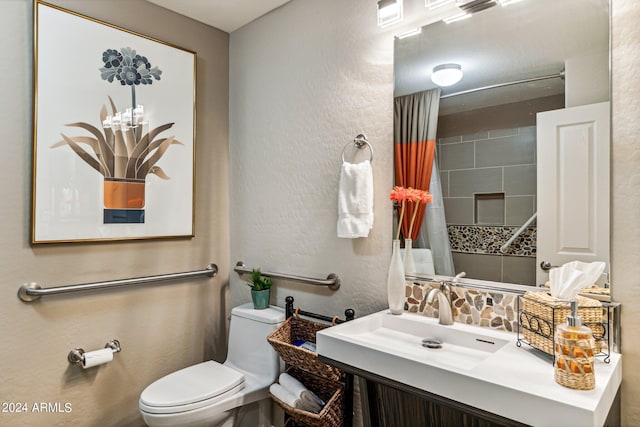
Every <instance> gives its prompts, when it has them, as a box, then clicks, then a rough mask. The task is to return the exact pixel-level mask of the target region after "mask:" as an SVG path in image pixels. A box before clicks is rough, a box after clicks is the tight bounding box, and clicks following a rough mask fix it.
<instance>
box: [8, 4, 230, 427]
mask: <svg viewBox="0 0 640 427" xmlns="http://www.w3.org/2000/svg"><path fill="white" fill-rule="evenodd" d="M54 3H55V4H58V5H61V6H63V7H66V8H68V9H72V10H76V11H79V12H82V13H85V14H87V15H90V16H93V17H96V18H99V19H102V20H106V21H108V22H111V23H114V24H117V25H121V26H123V27H126V28H131V29H133V30H137V31H140V32H142V33H144V34H148V35H151V36H153V37H156V38H158V39H161V40H165V41H167V42H171V43H175V44H177V45H180V46H184V47H185V48H187V49H191V50H195V51H197V53H198V64H197V73H198V90H197V130H196V132H197V143H196V156H197V160H196V170H197V182H196V237H195V238H194V239H182V240H164V241H163V240H157V241H145V242H126V243H99V244H98V243H95V244H91V243H84V244H67V245H44V246H43V245H40V246H34V247H31V246H30V245H29V229H30V225H29V224H30V204H31V153H32V148H31V147H32V141H31V134H32V131H31V129H32V120H31V108H32V95H33V88H32V67H33V63H32V40H33V35H32V34H33V28H32V0H2V1H0V31H1V33H2V36H1V37H0V52H2V56H3V57H4V58H5V59H6V60H4V61H0V74H1V75H2V79H0V94H2V100H1V101H0V102H1V104H0V131H1V132H2V141H3V143H2V154H1V155H0V178H1V180H2V182H3V185H1V186H0V199H1V200H2V203H0V217H1V218H2V225H1V226H0V242H2V245H1V246H0V273H1V274H2V286H0V337H2V345H1V346H0V403H2V402H26V403H27V404H28V409H29V411H28V413H6V412H0V425H2V426H21V427H22V426H38V427H39V426H81V427H82V426H101V427H102V426H140V425H142V418H141V417H140V415H139V412H138V407H137V405H138V398H139V396H140V392H141V391H142V390H143V389H144V387H146V386H147V385H148V384H149V383H151V382H152V381H154V380H155V379H157V378H159V377H161V376H163V375H165V374H167V373H168V372H171V371H174V370H177V369H179V368H182V367H185V366H187V365H190V364H193V363H195V362H199V361H202V360H203V359H205V358H207V357H209V358H210V357H215V358H217V359H223V358H224V356H225V353H226V344H225V340H224V336H225V327H224V326H225V317H226V316H225V312H227V308H228V307H226V306H225V304H224V303H223V301H224V298H223V296H224V294H225V289H226V288H225V285H226V281H227V280H228V271H229V270H228V268H229V264H230V261H229V249H228V245H229V239H228V224H229V211H228V205H229V203H228V177H229V172H228V46H229V45H228V39H229V37H228V35H227V34H226V33H223V32H221V31H218V30H214V29H212V28H211V27H207V26H205V25H202V24H199V23H196V22H195V21H192V20H190V19H186V18H184V17H182V16H180V15H177V14H174V13H171V12H168V11H167V10H165V9H161V8H159V7H157V6H155V5H151V4H150V3H147V2H145V1H141V0H102V1H99V2H98V1H91V2H87V1H84V0H56V1H55V2H54ZM83 36H84V35H79V37H83ZM60 48H61V49H64V48H72V47H69V46H61V47H60ZM97 67H98V66H96V70H97ZM96 75H97V74H96ZM69 77H70V78H72V77H73V76H69ZM209 262H215V263H217V264H218V266H219V267H220V274H219V276H218V277H217V278H215V279H206V278H202V279H193V280H189V281H187V282H183V283H179V282H176V283H167V284H165V285H162V286H159V287H156V288H151V287H137V288H131V289H126V290H125V289H120V290H107V291H102V292H91V293H84V294H82V295H80V294H77V295H67V296H57V297H49V298H45V299H42V300H41V301H39V302H36V303H31V304H25V303H23V302H21V301H20V300H18V298H17V295H16V293H17V290H18V287H19V286H20V285H21V284H22V283H24V282H27V281H36V282H38V283H41V284H42V285H44V286H57V285H65V284H74V283H83V282H94V281H103V280H112V279H122V278H127V277H138V276H146V275H155V274H161V273H173V272H179V271H188V270H199V269H202V268H204V267H205V266H206V265H207V264H208V263H209ZM112 338H117V339H119V340H120V341H121V343H122V352H121V353H119V354H117V355H115V357H114V360H113V362H111V363H110V364H108V365H105V366H102V367H100V368H94V369H91V370H87V371H83V370H82V369H79V368H78V367H71V366H69V364H68V363H67V360H66V358H67V354H68V353H69V351H70V350H71V349H72V348H74V347H84V348H85V349H86V350H94V349H98V348H101V347H102V346H104V344H105V342H106V341H107V340H109V339H112ZM40 402H44V403H52V404H56V403H60V404H62V405H64V403H70V404H71V410H72V411H71V412H70V413H55V412H54V413H35V412H33V411H32V409H33V406H32V405H33V404H34V403H40ZM62 408H64V406H62ZM0 409H2V408H0Z"/></svg>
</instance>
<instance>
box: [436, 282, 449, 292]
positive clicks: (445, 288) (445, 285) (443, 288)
mask: <svg viewBox="0 0 640 427" xmlns="http://www.w3.org/2000/svg"><path fill="white" fill-rule="evenodd" d="M439 288H440V290H441V291H442V292H451V286H450V285H449V284H448V283H447V282H445V281H444V280H443V281H441V282H440V286H439Z"/></svg>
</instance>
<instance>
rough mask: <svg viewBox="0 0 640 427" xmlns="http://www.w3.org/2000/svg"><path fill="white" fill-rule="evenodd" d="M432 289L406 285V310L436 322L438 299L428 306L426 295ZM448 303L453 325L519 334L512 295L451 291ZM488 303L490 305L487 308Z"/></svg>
mask: <svg viewBox="0 0 640 427" xmlns="http://www.w3.org/2000/svg"><path fill="white" fill-rule="evenodd" d="M431 288H432V286H430V285H428V284H419V283H413V282H406V287H405V292H406V293H405V296H406V300H405V310H406V311H408V312H410V313H422V314H424V315H425V316H429V317H436V318H437V317H438V300H437V298H436V299H435V300H434V301H433V303H432V304H428V303H427V293H428V292H429V290H430V289H431ZM451 300H452V304H453V319H454V321H456V322H460V323H466V324H467V325H476V326H482V327H487V328H491V329H497V330H501V331H508V332H516V331H517V330H518V329H517V328H518V318H517V314H516V313H517V303H518V302H517V296H516V295H514V294H510V293H498V292H485V291H479V290H476V289H467V288H462V287H452V288H451ZM489 301H490V303H491V304H492V305H489Z"/></svg>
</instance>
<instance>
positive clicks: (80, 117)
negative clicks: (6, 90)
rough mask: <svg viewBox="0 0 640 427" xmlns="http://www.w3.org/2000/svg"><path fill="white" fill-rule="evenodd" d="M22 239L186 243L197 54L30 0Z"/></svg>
mask: <svg viewBox="0 0 640 427" xmlns="http://www.w3.org/2000/svg"><path fill="white" fill-rule="evenodd" d="M34 32H35V34H34V49H35V52H34V111H33V185H32V216H31V218H32V221H31V243H32V244H39V243H60V242H93V241H111V240H139V239H154V238H170V237H193V236H194V226H195V224H194V207H195V197H194V188H195V179H194V178H195V118H196V110H195V105H196V100H195V87H196V53H195V52H192V51H189V50H187V49H184V48H181V47H178V46H175V45H172V44H169V43H166V42H162V41H160V40H157V39H154V38H151V37H148V36H145V35H142V34H139V33H136V32H134V31H131V30H127V29H124V28H121V27H118V26H115V25H112V24H109V23H106V22H103V21H100V20H98V19H94V18H91V17H88V16H85V15H82V14H79V13H76V12H72V11H70V10H67V9H64V8H61V7H58V6H54V5H51V4H49V3H46V2H44V1H40V0H34Z"/></svg>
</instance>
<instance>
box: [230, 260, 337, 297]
mask: <svg viewBox="0 0 640 427" xmlns="http://www.w3.org/2000/svg"><path fill="white" fill-rule="evenodd" d="M233 271H235V272H236V273H238V274H250V273H251V272H252V271H253V269H252V268H249V267H247V266H246V265H244V262H242V261H238V262H237V263H236V266H235V268H234V269H233ZM260 274H261V275H262V276H264V277H271V278H272V279H282V280H287V281H290V282H298V283H306V284H308V285H315V286H328V287H329V289H331V290H332V291H335V290H337V289H338V288H340V278H339V277H338V275H337V274H333V273H331V274H329V275H328V276H327V278H326V279H314V278H312V277H303V276H294V275H292V274H283V273H274V272H271V271H262V270H261V271H260Z"/></svg>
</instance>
